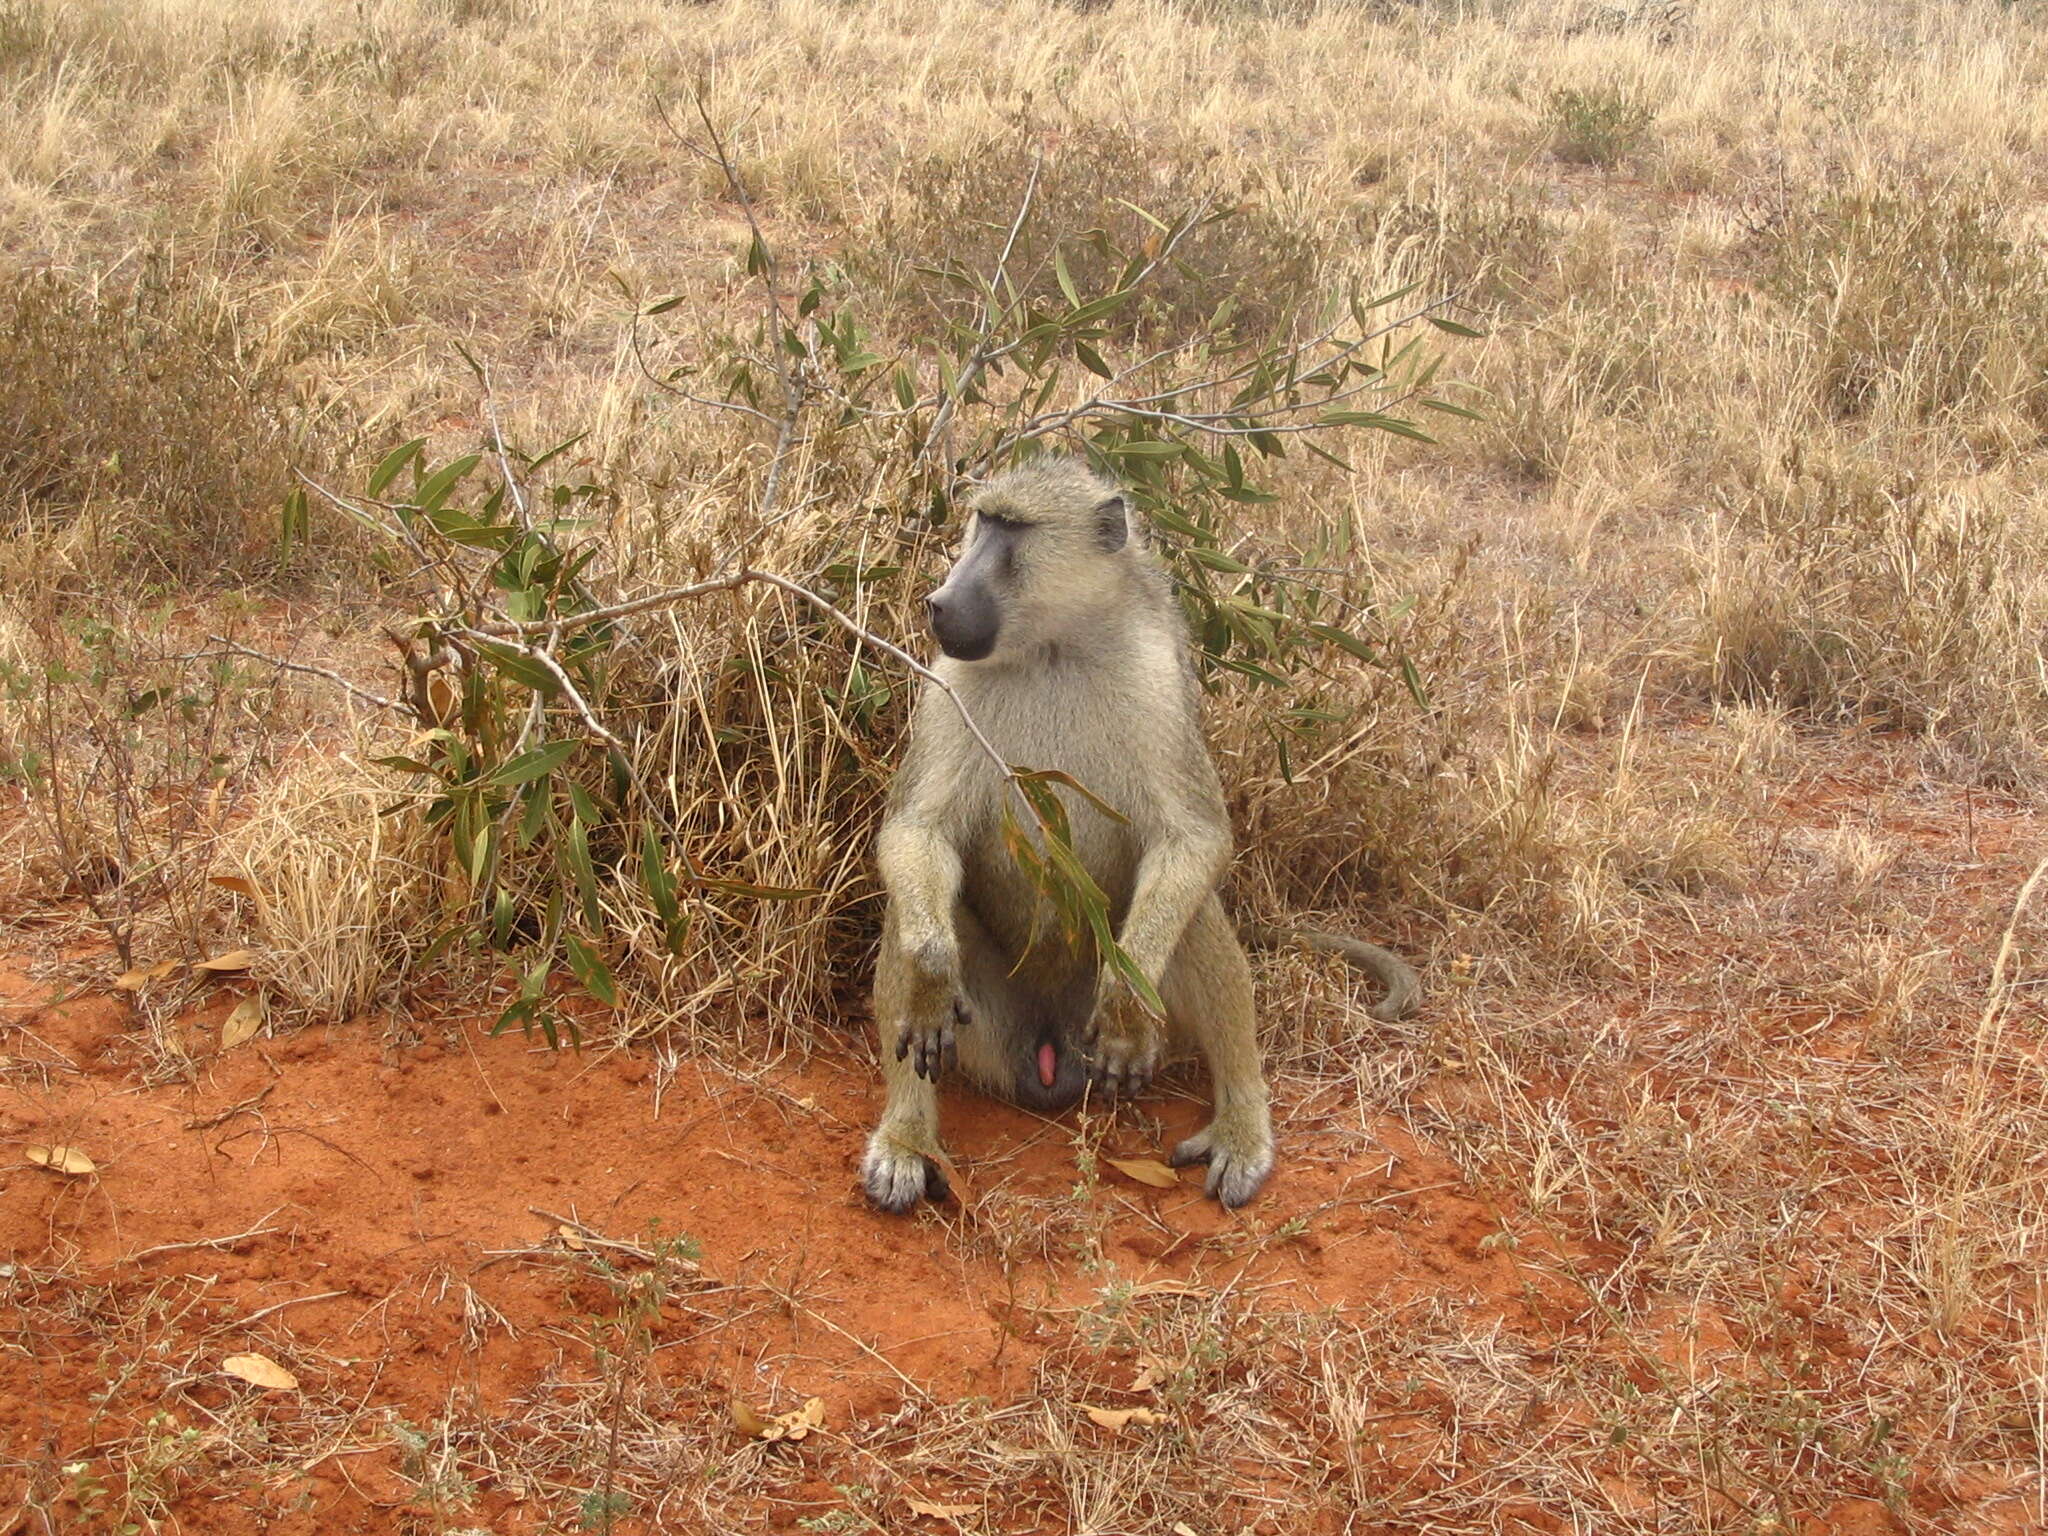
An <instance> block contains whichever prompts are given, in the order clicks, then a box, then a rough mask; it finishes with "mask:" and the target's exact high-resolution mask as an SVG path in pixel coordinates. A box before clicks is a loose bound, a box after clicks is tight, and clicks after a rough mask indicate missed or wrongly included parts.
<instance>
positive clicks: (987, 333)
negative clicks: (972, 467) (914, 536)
mask: <svg viewBox="0 0 2048 1536" xmlns="http://www.w3.org/2000/svg"><path fill="white" fill-rule="evenodd" d="M1044 166H1045V155H1044V154H1043V152H1041V153H1040V154H1038V155H1037V156H1035V157H1034V158H1033V160H1032V162H1031V177H1030V179H1029V180H1028V181H1026V182H1025V183H1024V195H1023V197H1021V198H1019V199H1018V201H1017V216H1016V217H1015V218H1014V219H1012V220H1011V221H1010V233H1009V236H1008V238H1006V239H1005V240H1004V241H1003V252H1002V255H1000V256H998V257H997V258H996V269H995V272H994V273H993V274H992V275H991V276H990V277H989V279H988V283H987V287H986V292H987V298H986V300H985V301H984V307H983V309H982V312H981V327H980V330H981V336H980V339H979V340H978V341H976V342H975V345H974V351H973V352H972V353H970V354H969V356H968V359H967V365H966V366H965V367H964V368H962V369H961V370H960V373H959V376H958V377H957V378H956V379H955V381H954V386H953V388H952V390H951V391H949V392H948V393H947V395H946V397H945V398H944V399H943V400H942V401H940V402H939V408H938V410H937V412H935V413H934V414H933V416H932V424H931V429H930V430H929V431H928V432H926V433H925V435H924V441H923V442H922V443H920V444H919V445H918V449H917V453H916V455H915V459H916V462H918V463H920V464H921V463H923V462H924V461H925V459H926V458H927V457H929V456H930V454H931V451H932V449H934V448H935V447H937V446H938V445H939V443H940V441H941V440H942V439H943V438H944V436H945V435H946V434H947V433H948V432H950V431H951V430H952V426H953V418H954V416H955V415H957V414H958V413H959V409H960V402H961V401H962V400H963V399H965V398H966V397H967V396H968V395H969V394H971V393H972V392H973V390H974V386H975V385H976V384H977V383H979V382H980V380H981V373H982V370H983V369H984V368H986V367H988V365H989V363H990V362H991V361H993V360H994V358H995V355H996V352H997V350H998V349H995V348H992V347H991V346H990V345H989V343H990V341H991V339H992V338H993V337H994V335H995V331H996V321H997V309H996V303H997V298H998V295H999V294H1000V292H1001V290H1002V289H1003V288H1004V287H1006V286H1007V287H1009V288H1010V289H1011V292H1012V293H1013V294H1014V293H1015V284H1013V283H1011V282H1010V256H1011V253H1012V252H1014V251H1015V250H1016V248H1017V235H1018V232H1019V231H1021V230H1022V229H1023V228H1024V221H1025V219H1027V218H1028V217H1030V214H1031V202H1032V199H1033V198H1034V197H1036V196H1037V193H1038V175H1039V172H1040V171H1041V170H1042V169H1043V168H1044ZM1014 308H1016V300H1015V299H1014V297H1013V298H1012V299H1011V300H1010V302H1008V303H1006V304H1004V305H1003V307H1002V313H1003V314H1008V313H1009V312H1010V311H1011V310H1012V309H1014Z"/></svg>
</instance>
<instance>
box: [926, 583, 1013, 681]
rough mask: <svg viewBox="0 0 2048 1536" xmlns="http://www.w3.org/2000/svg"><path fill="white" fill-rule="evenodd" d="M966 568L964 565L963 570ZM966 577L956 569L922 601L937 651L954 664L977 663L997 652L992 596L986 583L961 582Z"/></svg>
mask: <svg viewBox="0 0 2048 1536" xmlns="http://www.w3.org/2000/svg"><path fill="white" fill-rule="evenodd" d="M966 564H967V562H965V561H963V562H962V567H963V568H964V566H965V565H966ZM968 574H970V573H968V572H966V571H965V570H964V569H956V570H955V571H954V573H953V574H952V575H951V576H949V577H947V578H946V584H945V585H944V586H942V587H940V588H939V589H938V591H936V592H934V593H933V594H932V595H931V596H930V597H928V598H926V599H925V600H924V606H925V612H926V614H927V615H928V616H929V617H930V619H931V625H932V634H933V636H934V637H936V638H937V640H938V642H939V649H940V650H942V651H944V652H945V653H946V654H947V655H948V656H950V657H952V658H953V659H954V660H955V661H980V660H981V659H982V658H983V657H984V656H986V655H988V653H989V652H990V651H992V650H994V649H995V648H996V633H997V631H998V630H1000V629H1001V628H1002V618H1001V615H1000V614H999V613H998V612H997V611H996V602H995V594H994V593H992V592H990V591H989V589H988V585H987V583H986V582H983V581H979V580H974V579H971V577H970V579H969V580H966V581H962V580H961V579H960V578H961V577H962V575H968Z"/></svg>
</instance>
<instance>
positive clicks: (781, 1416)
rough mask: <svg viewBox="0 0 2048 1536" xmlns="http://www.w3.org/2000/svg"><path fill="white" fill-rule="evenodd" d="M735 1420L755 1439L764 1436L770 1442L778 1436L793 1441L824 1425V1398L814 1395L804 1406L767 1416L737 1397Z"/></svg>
mask: <svg viewBox="0 0 2048 1536" xmlns="http://www.w3.org/2000/svg"><path fill="white" fill-rule="evenodd" d="M732 1421H733V1423H735V1424H737V1425H738V1426H739V1427H740V1428H741V1429H742V1430H744V1431H745V1432H746V1433H748V1434H750V1435H752V1436H753V1437H754V1438H755V1439H756V1440H765V1441H767V1442H768V1443H769V1444H771V1445H772V1444H774V1443H775V1442H776V1441H778V1440H788V1441H792V1442H794V1441H797V1440H801V1439H803V1438H804V1437H805V1436H807V1435H808V1434H810V1432H811V1431H812V1430H814V1429H823V1428H824V1427H825V1399H823V1398H822V1397H814V1398H812V1399H811V1400H810V1401H809V1402H807V1403H805V1404H804V1405H803V1407H801V1408H798V1409H795V1410H793V1411H792V1412H789V1413H778V1414H776V1415H774V1416H773V1417H772V1418H764V1417H762V1416H761V1415H760V1414H758V1413H756V1412H754V1410H753V1409H751V1408H749V1407H747V1405H746V1404H744V1403H742V1402H741V1401H740V1400H739V1399H738V1398H734V1399H733V1400H732Z"/></svg>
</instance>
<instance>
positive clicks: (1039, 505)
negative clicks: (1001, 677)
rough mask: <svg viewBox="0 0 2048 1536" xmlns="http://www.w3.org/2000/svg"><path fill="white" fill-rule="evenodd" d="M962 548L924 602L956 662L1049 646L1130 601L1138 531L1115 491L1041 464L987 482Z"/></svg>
mask: <svg viewBox="0 0 2048 1536" xmlns="http://www.w3.org/2000/svg"><path fill="white" fill-rule="evenodd" d="M972 509H973V514H974V515H973V518H972V520H971V521H970V522H969V523H968V526H967V542H966V544H965V545H964V546H963V547H962V549H961V551H960V557H959V559H957V560H956V561H954V563H953V569H952V570H950V571H948V572H947V573H946V579H945V581H944V582H942V583H941V584H940V585H939V588H938V590H937V591H935V592H933V593H932V595H931V596H930V597H928V598H926V599H925V605H926V607H927V609H928V610H929V612H930V614H931V623H932V633H933V634H934V635H935V636H936V637H937V638H938V642H939V648H940V649H941V650H942V651H944V652H945V653H946V654H947V655H948V656H950V657H952V658H953V659H954V660H955V661H986V660H988V659H990V658H991V657H996V658H998V659H1000V658H1001V657H1003V656H1016V655H1018V654H1019V653H1020V652H1021V651H1022V650H1024V649H1025V648H1027V647H1030V646H1034V645H1046V644H1052V645H1057V644H1058V643H1060V641H1062V640H1063V639H1065V638H1067V637H1068V636H1070V635H1072V634H1074V633H1075V632H1077V631H1079V630H1081V629H1082V628H1083V627H1085V626H1087V625H1090V624H1093V623H1095V622H1098V621H1099V619H1100V616H1101V615H1102V614H1103V613H1104V612H1105V611H1108V610H1110V607H1111V605H1113V604H1116V603H1118V602H1119V600H1121V599H1124V598H1126V597H1127V596H1128V592H1127V588H1128V584H1129V583H1130V582H1131V580H1132V579H1133V578H1134V575H1135V573H1136V572H1137V571H1138V570H1139V568H1140V567H1139V565H1138V563H1137V561H1136V559H1135V558H1134V557H1135V555H1136V550H1135V549H1134V547H1133V546H1142V545H1143V543H1144V539H1143V534H1142V529H1141V526H1140V525H1138V524H1137V522H1136V520H1135V519H1134V518H1133V517H1132V515H1131V511H1130V508H1129V505H1128V503H1127V502H1126V501H1125V499H1124V497H1123V496H1122V495H1121V494H1120V493H1119V492H1118V491H1117V489H1116V487H1115V486H1113V485H1111V484H1109V483H1108V482H1107V481H1105V480H1103V479H1101V478H1099V477H1098V476H1097V475H1095V474H1094V473H1093V472H1092V471H1091V470H1089V469H1088V468H1087V467H1086V466H1085V465H1083V464H1080V463H1078V462H1076V461H1075V460H1073V459H1041V460H1039V461H1037V462H1036V463H1032V464H1027V465H1026V466H1024V467H1023V468H1022V469H1016V470H1012V471H1010V472H1009V473H1008V474H1006V475H1000V476H998V477H997V478H996V479H994V480H991V481H990V482H989V483H988V484H987V485H986V486H984V487H983V488H982V489H981V491H980V492H978V493H977V494H976V495H975V497H974V500H973V503H972Z"/></svg>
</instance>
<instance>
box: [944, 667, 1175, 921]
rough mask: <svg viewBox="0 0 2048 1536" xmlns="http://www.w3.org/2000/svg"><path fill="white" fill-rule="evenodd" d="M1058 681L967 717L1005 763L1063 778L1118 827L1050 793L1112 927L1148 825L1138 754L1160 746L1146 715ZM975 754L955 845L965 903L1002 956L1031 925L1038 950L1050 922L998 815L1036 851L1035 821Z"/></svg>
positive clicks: (1046, 680) (972, 704) (1111, 695)
mask: <svg viewBox="0 0 2048 1536" xmlns="http://www.w3.org/2000/svg"><path fill="white" fill-rule="evenodd" d="M1065 682H1068V680H1064V679H1062V678H1060V677H1059V676H1058V674H1052V675H1049V676H1046V677H1042V678H1031V679H1024V680H1017V681H1015V682H1013V684H1012V686H1010V687H1009V688H1007V689H1005V690H1004V692H1003V696H1002V697H1001V698H1000V699H988V700H984V701H983V707H982V708H979V709H977V707H976V701H975V700H973V699H972V698H970V699H969V700H968V701H967V703H968V708H969V709H970V710H974V711H975V718H976V721H977V723H979V724H980V725H981V726H982V729H983V731H984V732H985V733H986V734H987V735H988V737H989V741H990V744H991V745H992V746H994V747H995V749H996V750H997V752H999V753H1000V754H1001V755H1002V757H1003V759H1004V761H1005V762H1007V763H1009V764H1011V765H1012V766H1014V767H1018V768H1025V769H1051V770H1054V771H1057V772H1059V773H1063V774H1066V775H1068V776H1069V777H1071V778H1072V779H1074V780H1075V781H1076V782H1077V783H1079V784H1081V785H1083V786H1085V787H1086V788H1087V790H1088V791H1089V793H1090V794H1092V795H1094V796H1095V797H1096V798H1098V799H1100V800H1101V801H1103V802H1104V803H1105V804H1106V805H1109V806H1111V807H1113V808H1114V809H1116V810H1117V811H1118V812H1120V813H1121V814H1122V815H1123V816H1124V817H1126V818H1127V819H1126V820H1124V821H1118V820H1117V819H1115V818H1114V817H1111V816H1106V815H1104V814H1103V813H1102V812H1101V811H1098V810H1097V809H1096V808H1095V807H1094V806H1093V805H1091V804H1090V803H1089V802H1088V799H1087V797H1086V796H1083V795H1081V794H1078V793H1076V792H1075V791H1073V790H1071V789H1068V788H1065V787H1064V786H1059V787H1056V789H1055V793H1056V794H1057V795H1058V796H1059V799H1060V802H1061V804H1062V805H1063V806H1064V807H1065V809H1066V813H1067V820H1068V826H1069V829H1070V833H1071V836H1072V839H1073V847H1074V852H1075V854H1076V855H1077V856H1078V857H1079V859H1080V862H1081V866H1082V868H1084V869H1086V870H1087V871H1088V874H1089V875H1090V877H1091V878H1092V879H1093V880H1094V881H1095V883H1096V884H1097V885H1098V886H1100V887H1101V888H1102V891H1103V894H1104V895H1105V896H1107V897H1108V898H1109V905H1110V915H1111V920H1112V921H1113V922H1121V921H1122V918H1123V914H1124V910H1125V908H1126V907H1127V906H1128V905H1129V903H1130V897H1131V888H1132V885H1133V883H1134V880H1135V876H1136V872H1137V865H1138V860H1139V857H1140V856H1141V855H1142V853H1143V851H1144V831H1145V827H1146V824H1147V822H1148V820H1149V816H1148V811H1149V809H1150V807H1149V806H1148V803H1147V795H1148V792H1149V791H1148V781H1147V777H1146V773H1145V764H1146V761H1147V757H1146V754H1148V753H1157V752H1159V751H1160V750H1162V749H1163V748H1164V747H1165V745H1166V744H1165V743H1164V742H1162V741H1160V740H1158V739H1157V736H1158V712H1157V710H1156V708H1155V709H1151V710H1140V709H1139V708H1137V707H1136V706H1135V704H1130V705H1125V704H1124V702H1123V701H1120V700H1119V699H1118V697H1117V694H1116V693H1115V692H1114V691H1112V690H1106V689H1100V688H1090V687H1078V686H1073V685H1071V683H1069V684H1068V685H1067V686H1062V684H1063V683H1065ZM1077 700H1082V701H1086V707H1085V708H1084V707H1077ZM990 704H994V705H997V706H999V707H994V708H990V707H988V705H990ZM1147 727H1149V728H1150V729H1149V730H1148V729H1147ZM1148 737H1149V738H1150V739H1148ZM976 755H977V757H978V758H979V762H978V763H977V764H976V765H975V767H974V770H973V772H974V778H975V782H976V793H975V794H974V795H973V796H972V797H971V801H970V804H971V809H970V811H969V814H970V815H971V817H972V819H973V825H972V826H971V827H970V828H968V829H967V836H966V837H965V839H964V840H963V841H964V844H965V846H964V848H963V853H964V854H965V858H964V865H965V868H964V870H963V874H964V876H965V895H966V897H967V899H968V901H969V903H970V905H972V906H973V907H974V909H975V911H976V913H977V915H978V916H980V917H981V919H982V921H983V923H984V924H986V925H987V926H988V927H989V928H990V929H991V931H992V932H994V933H995V934H996V935H997V936H998V937H999V938H1001V939H1002V940H1003V941H1004V943H1005V945H1006V947H1010V948H1012V949H1013V950H1021V948H1022V947H1023V945H1024V943H1025V942H1026V940H1027V939H1028V938H1030V936H1031V935H1032V925H1033V923H1034V921H1035V922H1036V923H1037V924H1038V942H1044V941H1045V940H1047V939H1056V938H1057V935H1058V931H1059V920H1058V916H1057V914H1056V913H1055V912H1054V911H1053V909H1052V908H1051V906H1050V905H1049V904H1047V903H1045V902H1044V900H1043V898H1042V897H1041V896H1040V894H1039V892H1038V891H1037V889H1036V888H1035V886H1034V885H1033V884H1032V881H1031V878H1030V876H1029V875H1028V874H1027V873H1026V872H1025V871H1024V870H1022V869H1020V868H1019V867H1018V866H1017V863H1016V861H1015V860H1014V859H1013V858H1012V857H1011V855H1010V852H1009V850H1008V848H1007V847H1006V846H1005V843H1004V838H1003V817H1004V812H1005V810H1006V809H1007V811H1008V812H1009V816H1010V819H1011V820H1012V822H1013V823H1014V824H1015V825H1016V826H1017V827H1018V829H1019V830H1020V831H1022V832H1023V833H1024V834H1025V835H1026V836H1027V837H1029V838H1030V839H1031V840H1032V841H1033V842H1034V843H1038V842H1040V841H1041V839H1040V837H1039V835H1038V828H1037V825H1036V822H1035V819H1034V818H1033V816H1032V814H1031V813H1030V811H1029V810H1027V809H1026V808H1025V807H1024V806H1023V805H1021V804H1020V803H1019V802H1018V799H1017V797H1016V796H1015V795H1013V794H1009V793H1007V792H1006V789H1005V786H1004V781H1003V779H1002V776H1001V775H1000V774H999V773H998V772H997V770H996V768H995V765H994V764H993V763H991V762H989V761H988V760H987V757H986V755H985V754H981V753H979V752H978V751H977V754H976Z"/></svg>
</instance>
